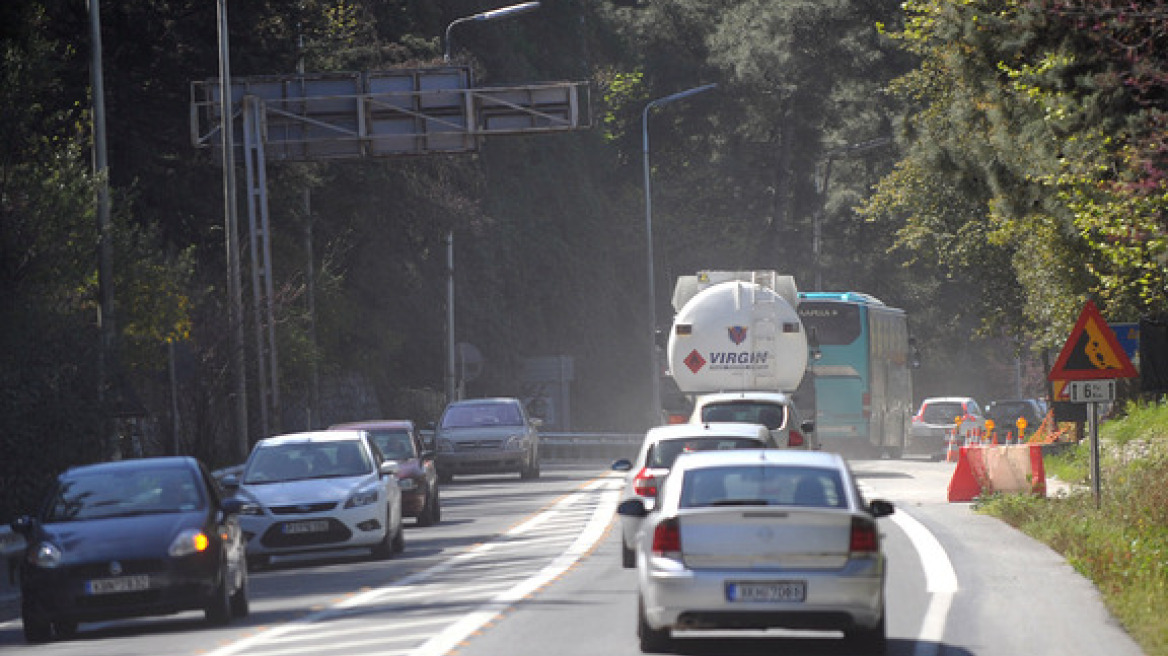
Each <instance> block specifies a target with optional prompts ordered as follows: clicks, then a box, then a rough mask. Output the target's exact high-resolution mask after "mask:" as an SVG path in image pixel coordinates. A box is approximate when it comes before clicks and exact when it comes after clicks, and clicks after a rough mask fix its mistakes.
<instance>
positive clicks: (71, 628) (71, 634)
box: [53, 620, 77, 640]
mask: <svg viewBox="0 0 1168 656" xmlns="http://www.w3.org/2000/svg"><path fill="white" fill-rule="evenodd" d="M53 633H54V634H55V635H56V636H57V637H58V638H61V639H65V640H67V639H69V638H75V637H77V622H74V621H72V620H57V621H55V622H53Z"/></svg>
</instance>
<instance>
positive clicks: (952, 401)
mask: <svg viewBox="0 0 1168 656" xmlns="http://www.w3.org/2000/svg"><path fill="white" fill-rule="evenodd" d="M958 425H960V429H958ZM955 430H956V434H957V438H958V439H962V440H963V439H964V438H965V437H967V436H971V435H976V434H980V433H983V432H984V431H985V415H984V414H983V413H982V411H981V406H980V405H978V404H977V401H976V400H974V399H973V398H972V397H968V396H936V397H930V398H927V399H925V400H924V401H921V407H920V409H919V410H917V413H916V414H915V415H913V418H912V428H911V430H910V432H909V437H910V438H911V440H912V445H911V450H912V451H914V452H916V453H920V454H924V455H928V456H931V457H933V458H944V457H945V453H946V451H947V450H948V440H949V436H950V435H953V434H954V431H955Z"/></svg>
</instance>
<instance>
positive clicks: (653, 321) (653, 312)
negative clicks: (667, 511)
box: [641, 84, 718, 423]
mask: <svg viewBox="0 0 1168 656" xmlns="http://www.w3.org/2000/svg"><path fill="white" fill-rule="evenodd" d="M716 86H718V85H717V84H704V85H702V86H700V87H694V88H692V89H686V90H685V91H679V92H677V93H675V94H673V95H670V96H665V97H664V98H658V99H657V100H652V101H650V102H649V103H648V104H647V105H645V109H644V111H643V112H641V154H642V157H641V159H642V161H643V162H644V170H645V244H646V264H647V268H648V271H649V353H650V358H649V366H650V368H651V369H652V371H653V376H652V378H651V379H650V380H651V382H652V388H651V389H652V390H653V398H652V399H651V400H652V402H653V422H654V423H657V422H659V421H660V420H661V372H660V370H659V366H658V362H657V291H656V290H657V283H656V280H655V279H656V276H655V275H654V273H653V194H652V191H651V190H650V188H649V110H651V109H653V108H654V107H658V106H660V105H665V104H668V103H671V102H673V101H675V100H681V99H682V98H688V97H690V96H693V95H697V94H699V93H701V92H703V91H709V90H710V89H713V88H714V87H716Z"/></svg>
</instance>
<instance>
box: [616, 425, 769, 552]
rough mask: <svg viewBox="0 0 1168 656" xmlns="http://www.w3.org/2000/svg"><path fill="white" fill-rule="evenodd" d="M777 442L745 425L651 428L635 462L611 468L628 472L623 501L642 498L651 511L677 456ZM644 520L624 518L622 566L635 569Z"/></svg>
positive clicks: (621, 462) (622, 462) (764, 446)
mask: <svg viewBox="0 0 1168 656" xmlns="http://www.w3.org/2000/svg"><path fill="white" fill-rule="evenodd" d="M775 446H776V443H775V438H774V436H773V435H772V434H771V432H770V431H769V430H767V427H766V426H763V425H761V424H746V423H728V424H724V423H704V424H671V425H669V426H657V427H656V428H650V429H649V431H648V432H647V433H645V439H644V440H643V441H642V442H641V448H640V450H639V451H638V452H637V459H636V461H635V462H630V461H629V460H627V459H621V460H617V461H616V462H614V463H613V465H612V468H613V469H614V470H616V471H624V472H628V474H626V476H625V487H624V490H623V491H622V492H621V500H622V501H626V500H628V499H633V498H639V499H642V500H644V503H645V506H646V507H647V508H652V507H653V504H654V502H655V501H656V499H657V491H658V489H659V487H660V485H661V481H662V480H664V479H665V475H666V474H668V473H669V468H670V467H672V466H673V461H674V460H676V459H677V456H678V455H680V454H682V453H686V452H690V451H719V450H726V449H769V448H775ZM640 527H641V519H640V518H639V517H633V516H623V517H621V564H622V565H623V566H624V567H626V568H632V567H633V566H634V563H635V561H634V558H633V546H634V544H635V540H636V535H637V530H638V529H639V528H640Z"/></svg>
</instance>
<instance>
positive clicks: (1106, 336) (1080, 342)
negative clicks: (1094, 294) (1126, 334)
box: [1047, 301, 1139, 381]
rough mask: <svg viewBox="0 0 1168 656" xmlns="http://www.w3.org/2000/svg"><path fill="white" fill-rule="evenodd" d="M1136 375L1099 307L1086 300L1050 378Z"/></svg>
mask: <svg viewBox="0 0 1168 656" xmlns="http://www.w3.org/2000/svg"><path fill="white" fill-rule="evenodd" d="M1137 375H1139V374H1138V373H1137V372H1136V368H1135V367H1134V366H1133V365H1132V363H1131V360H1130V359H1128V357H1127V354H1126V353H1124V351H1123V348H1122V347H1121V346H1120V345H1119V340H1117V339H1116V337H1115V333H1114V332H1112V330H1111V328H1110V327H1109V326H1108V325H1107V322H1106V321H1104V320H1103V317H1102V316H1101V315H1100V314H1099V308H1097V307H1095V303H1094V302H1092V301H1087V304H1086V305H1084V306H1083V311H1082V312H1081V313H1079V320H1078V321H1076V322H1075V327H1074V328H1072V329H1071V335H1070V337H1068V338H1067V343H1066V344H1065V345H1063V350H1062V352H1061V353H1059V357H1058V360H1057V361H1056V362H1055V363H1054V368H1053V369H1051V371H1050V374H1049V375H1047V379H1048V380H1052V381H1053V380H1102V379H1109V378H1134V377H1135V376H1137Z"/></svg>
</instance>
